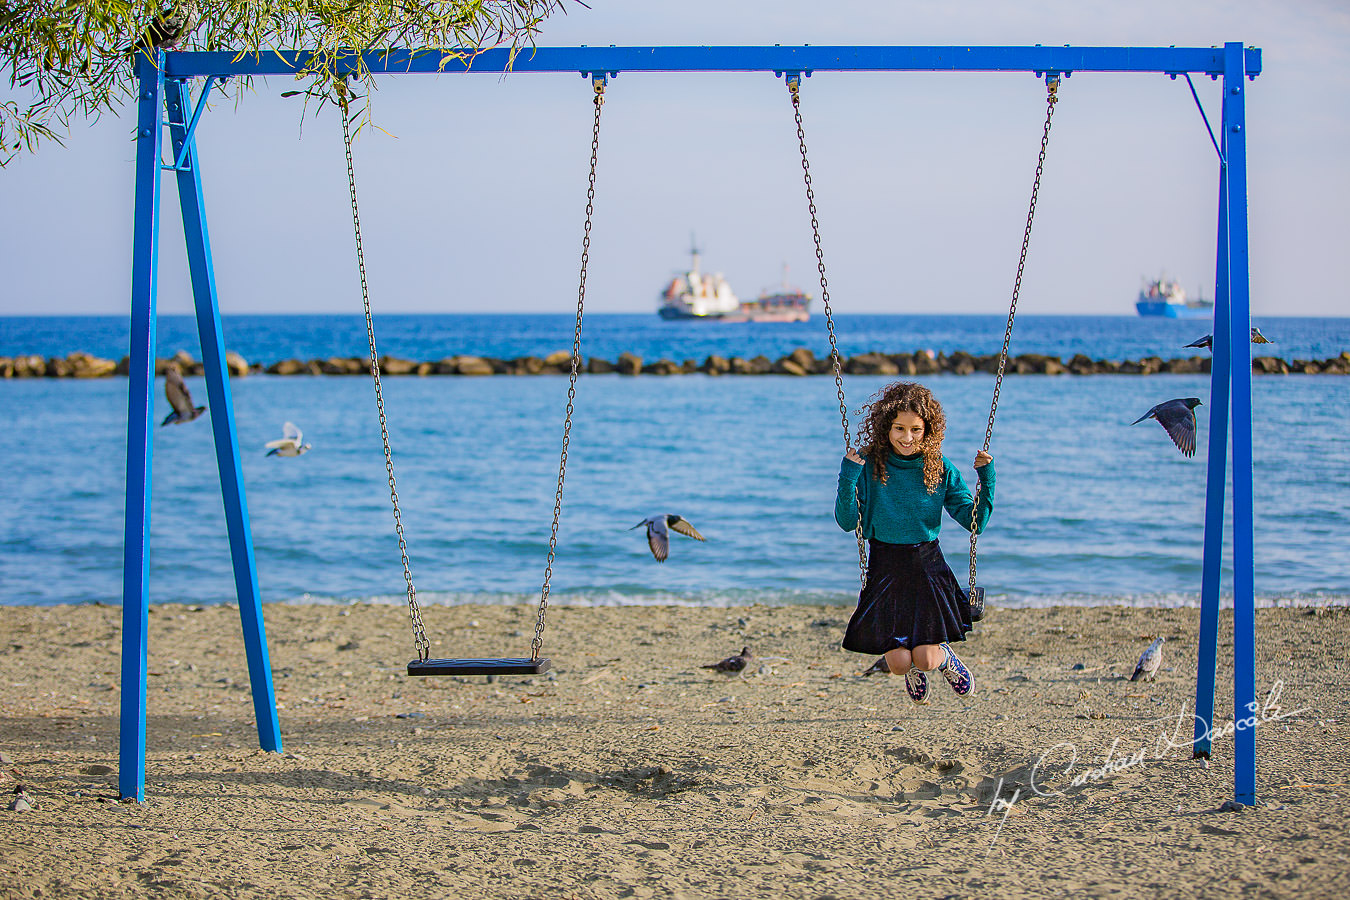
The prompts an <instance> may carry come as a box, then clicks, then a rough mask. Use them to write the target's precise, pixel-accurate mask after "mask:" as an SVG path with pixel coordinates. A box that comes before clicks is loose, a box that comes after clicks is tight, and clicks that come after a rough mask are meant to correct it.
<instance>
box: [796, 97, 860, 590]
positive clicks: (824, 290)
mask: <svg viewBox="0 0 1350 900" xmlns="http://www.w3.org/2000/svg"><path fill="white" fill-rule="evenodd" d="M784 79H785V80H786V81H787V87H788V91H789V92H790V93H791V94H792V117H793V119H794V120H796V123H797V148H798V150H800V151H801V155H802V178H803V180H804V181H805V182H806V205H807V208H808V209H809V210H810V211H811V237H812V239H813V240H814V241H815V244H816V271H818V272H819V273H820V301H821V304H822V305H823V306H824V307H825V330H826V331H827V332H828V333H829V336H830V363H831V365H832V366H833V368H834V386H835V392H836V394H837V395H838V397H839V419H840V422H841V423H842V425H843V428H844V452H845V453H847V452H848V451H849V450H851V449H853V442H852V439H851V438H850V436H849V431H848V404H846V403H845V402H844V375H843V371H842V370H841V367H840V363H839V347H838V346H837V345H836V343H835V334H834V313H833V310H832V309H831V308H830V285H829V281H828V280H827V279H826V277H825V252H824V250H822V249H821V245H820V220H819V219H817V218H816V192H815V188H814V187H812V185H811V164H810V163H809V162H807V158H806V131H805V129H804V128H803V126H802V98H801V79H802V76H801V74H800V73H795V72H789V73H787V74H785V75H784ZM853 496H854V502H855V503H858V524H857V525H856V526H854V529H853V533H854V536H855V537H857V539H858V577H859V579H861V581H862V583H863V584H864V585H865V584H867V548H866V545H865V544H864V543H863V536H862V504H861V502H860V501H859V500H858V492H857V488H856V487H855V488H854V491H853Z"/></svg>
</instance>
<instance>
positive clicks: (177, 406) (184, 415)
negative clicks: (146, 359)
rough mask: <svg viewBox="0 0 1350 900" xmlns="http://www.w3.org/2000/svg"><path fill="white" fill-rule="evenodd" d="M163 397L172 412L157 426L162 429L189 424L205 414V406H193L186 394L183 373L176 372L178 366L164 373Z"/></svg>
mask: <svg viewBox="0 0 1350 900" xmlns="http://www.w3.org/2000/svg"><path fill="white" fill-rule="evenodd" d="M164 396H165V398H167V399H168V401H169V405H170V406H172V407H173V412H171V413H169V414H168V415H167V416H165V417H164V421H163V422H160V423H159V425H160V427H161V428H163V427H164V426H165V425H182V424H183V423H184V422H191V421H192V420H193V419H195V418H197V417H198V416H200V415H201V414H202V413H204V412H206V407H205V406H193V405H192V395H191V394H189V393H188V389H187V385H186V384H184V383H183V373H182V372H180V371H178V366H176V365H171V366H169V369H168V371H167V372H165V373H164Z"/></svg>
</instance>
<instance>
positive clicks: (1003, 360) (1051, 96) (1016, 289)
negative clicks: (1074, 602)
mask: <svg viewBox="0 0 1350 900" xmlns="http://www.w3.org/2000/svg"><path fill="white" fill-rule="evenodd" d="M1058 91H1059V75H1058V74H1057V73H1055V72H1047V73H1045V92H1046V101H1045V125H1044V126H1043V127H1042V128H1041V152H1040V155H1039V156H1038V157H1037V158H1036V177H1035V178H1034V179H1033V180H1032V183H1031V204H1030V206H1029V207H1028V208H1027V226H1026V229H1025V230H1023V232H1022V252H1021V255H1020V256H1019V257H1018V259H1017V277H1016V278H1015V279H1014V280H1013V290H1012V302H1011V303H1010V304H1009V306H1008V326H1007V328H1005V329H1004V331H1003V349H1002V350H1000V351H999V355H998V372H997V374H996V375H995V376H994V397H993V400H992V401H991V402H990V404H989V424H988V425H986V426H985V429H984V452H986V453H988V452H989V443H990V441H991V440H992V439H993V437H994V413H995V412H996V411H997V410H998V395H999V392H1000V391H1001V390H1002V388H1003V372H1004V369H1005V368H1006V367H1007V365H1008V346H1009V344H1010V343H1011V342H1012V329H1013V319H1014V317H1015V316H1016V315H1017V296H1018V294H1019V293H1020V292H1021V290H1022V274H1023V273H1024V272H1025V271H1026V266H1027V247H1028V246H1029V245H1030V244H1031V225H1032V222H1033V221H1035V218H1036V198H1037V195H1038V194H1039V193H1040V190H1041V173H1042V172H1043V171H1044V170H1045V149H1046V147H1047V146H1048V144H1049V141H1050V120H1051V119H1052V118H1053V116H1054V114H1055V104H1056V103H1057V102H1059V95H1058ZM979 507H980V484H979V482H978V481H977V482H976V485H975V499H974V504H973V505H972V506H971V508H970V591H969V594H970V598H971V602H972V603H973V602H975V523H976V520H977V515H978V510H979Z"/></svg>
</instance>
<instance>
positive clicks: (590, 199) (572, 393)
mask: <svg viewBox="0 0 1350 900" xmlns="http://www.w3.org/2000/svg"><path fill="white" fill-rule="evenodd" d="M591 84H592V86H593V87H594V88H595V122H594V124H593V125H592V127H591V171H590V176H589V179H588V181H587V185H586V225H585V227H584V229H583V230H582V237H581V279H580V281H579V283H578V286H577V323H576V328H575V329H573V331H572V371H571V372H570V373H569V375H568V377H567V414H566V415H565V416H564V418H563V436H562V452H561V454H560V455H559V457H558V489H557V491H556V492H555V493H554V494H553V525H552V527H551V528H550V530H549V535H548V562H547V563H546V564H545V565H544V584H543V587H542V588H540V591H539V617H538V619H537V620H536V621H535V623H534V640H532V641H531V642H530V659H531V660H532V661H536V660H538V659H539V653H540V651H541V650H543V647H544V617H545V615H546V614H547V612H548V591H549V580H550V579H551V578H552V577H553V560H554V558H555V557H556V556H557V551H558V520H559V518H560V517H561V516H562V495H563V481H564V480H565V479H566V477H567V447H568V444H569V443H571V439H572V412H573V410H574V409H575V401H576V397H577V372H578V370H579V369H580V367H581V319H582V313H583V311H584V310H585V307H586V266H587V264H588V263H589V262H590V258H591V221H592V217H593V214H594V212H595V164H596V159H597V157H598V156H599V153H600V110H601V109H602V108H603V107H604V105H605V79H604V76H601V75H593V76H592V77H591Z"/></svg>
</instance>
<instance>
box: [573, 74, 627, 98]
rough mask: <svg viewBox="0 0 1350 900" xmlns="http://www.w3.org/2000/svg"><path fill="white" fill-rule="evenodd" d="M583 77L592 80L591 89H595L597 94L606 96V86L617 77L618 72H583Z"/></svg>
mask: <svg viewBox="0 0 1350 900" xmlns="http://www.w3.org/2000/svg"><path fill="white" fill-rule="evenodd" d="M581 74H582V75H584V76H585V77H587V78H589V79H590V80H591V87H592V88H594V89H595V93H596V94H604V92H605V85H607V84H609V80H610V79H611V78H614V77H616V76H617V75H618V74H619V73H618V72H582V73H581Z"/></svg>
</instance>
